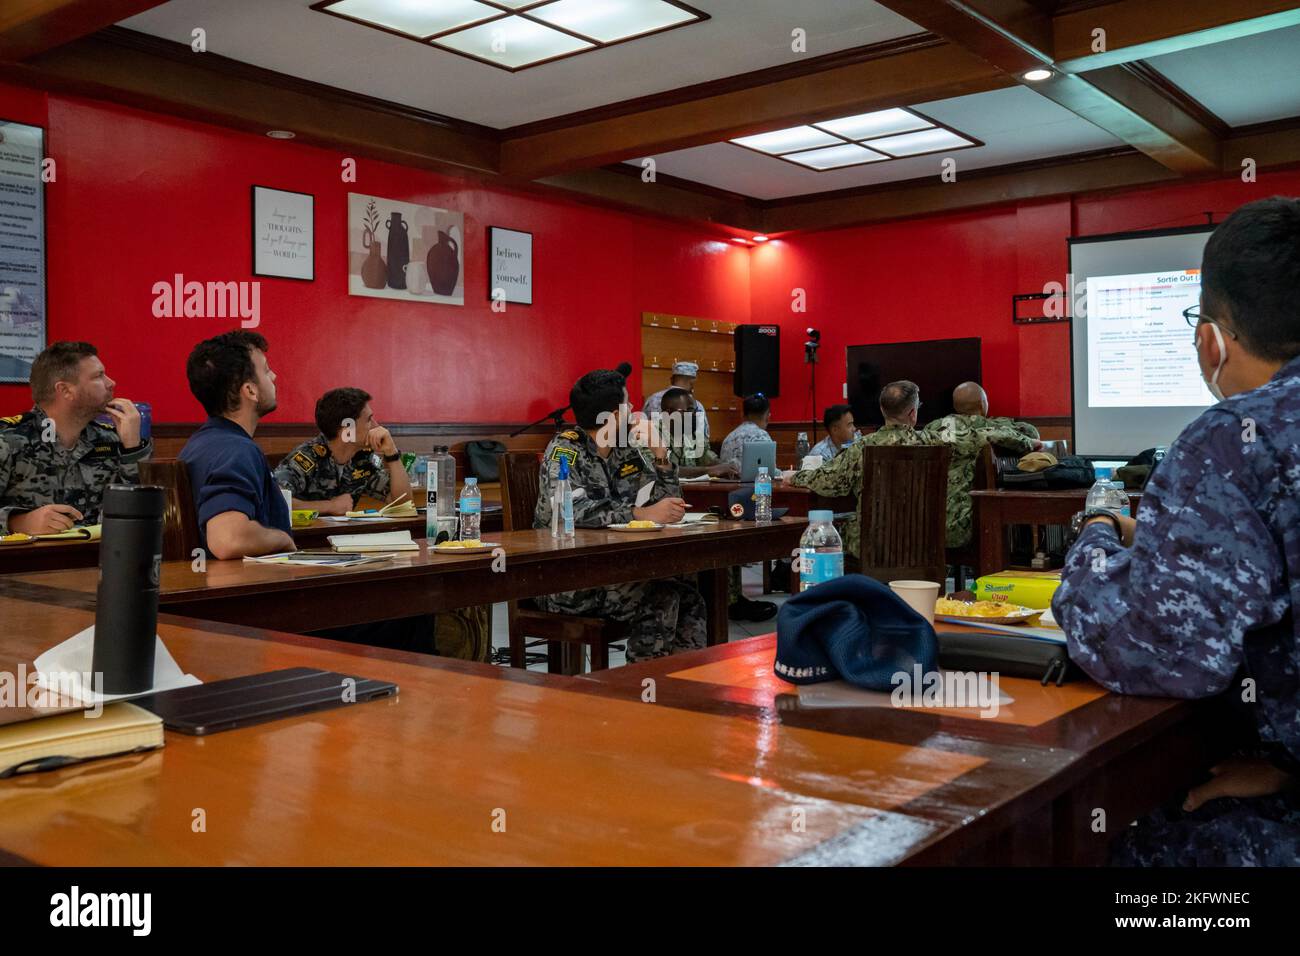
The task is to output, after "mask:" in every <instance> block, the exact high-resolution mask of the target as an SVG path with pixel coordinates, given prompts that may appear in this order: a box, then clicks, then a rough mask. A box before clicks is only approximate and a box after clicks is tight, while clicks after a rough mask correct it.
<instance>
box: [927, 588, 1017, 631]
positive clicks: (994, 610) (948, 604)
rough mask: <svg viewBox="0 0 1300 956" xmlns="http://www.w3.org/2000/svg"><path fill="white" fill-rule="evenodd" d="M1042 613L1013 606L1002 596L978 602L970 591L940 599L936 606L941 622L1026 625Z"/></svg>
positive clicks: (935, 612) (936, 614) (936, 612)
mask: <svg viewBox="0 0 1300 956" xmlns="http://www.w3.org/2000/svg"><path fill="white" fill-rule="evenodd" d="M1042 613H1043V612H1042V611H1039V610H1035V609H1034V608H1032V607H1023V606H1022V605H1019V604H1012V603H1011V602H1010V601H1008V600H1007V599H1006V598H1004V597H1002V596H1001V595H993V596H992V597H991V598H990V599H987V600H982V601H977V600H975V595H974V594H972V593H971V592H969V591H959V592H957V593H956V594H949V595H946V596H944V597H941V598H939V600H938V601H936V602H935V605H934V616H935V619H936V620H939V621H956V622H958V623H960V622H963V621H980V622H982V623H984V624H1025V623H1027V622H1029V621H1032V620H1033V619H1034V618H1036V617H1038V615H1040V614H1042Z"/></svg>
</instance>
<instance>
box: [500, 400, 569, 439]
mask: <svg viewBox="0 0 1300 956" xmlns="http://www.w3.org/2000/svg"><path fill="white" fill-rule="evenodd" d="M572 407H573V406H572V405H565V406H564V407H563V408H557V409H555V411H553V412H547V413H546V414H545V415H543V416H542V417H541V418H539V419H537V421H535V422H529V423H528V424H527V425H525V426H523V427H522V428H519V429H516V430H515V431H513V432H511V433H510V436H509V437H511V438H515V437H517V436H519V435H522V434H523V433H524V432H526V431H528V429H530V428H536V427H537V426H538V425H540V424H542V423H543V422H546V421H551V422H554V423H555V430H556V431H557V432H558V431H559V430H560V429H561V428H563V427H564V426H565V425H569V424H572V423H571V422H566V421H565V420H564V413H565V412H567V411H568V410H569V409H570V408H572Z"/></svg>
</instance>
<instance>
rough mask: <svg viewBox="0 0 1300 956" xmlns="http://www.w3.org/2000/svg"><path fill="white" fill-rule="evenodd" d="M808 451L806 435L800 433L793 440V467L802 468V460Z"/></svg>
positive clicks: (805, 433)
mask: <svg viewBox="0 0 1300 956" xmlns="http://www.w3.org/2000/svg"><path fill="white" fill-rule="evenodd" d="M808 450H809V445H808V433H807V432H800V433H799V434H798V435H797V436H795V440H794V466H795V467H796V468H802V467H803V460H804V458H805V457H807V455H808Z"/></svg>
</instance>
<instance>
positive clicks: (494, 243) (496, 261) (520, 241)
mask: <svg viewBox="0 0 1300 956" xmlns="http://www.w3.org/2000/svg"><path fill="white" fill-rule="evenodd" d="M488 249H490V250H491V254H492V257H491V262H492V272H491V275H490V277H489V278H490V281H489V282H488V298H489V299H491V300H493V301H497V300H500V301H502V302H516V303H519V304H521V305H532V304H533V234H532V233H531V232H520V231H518V230H517V229H502V228H501V227H500V226H488Z"/></svg>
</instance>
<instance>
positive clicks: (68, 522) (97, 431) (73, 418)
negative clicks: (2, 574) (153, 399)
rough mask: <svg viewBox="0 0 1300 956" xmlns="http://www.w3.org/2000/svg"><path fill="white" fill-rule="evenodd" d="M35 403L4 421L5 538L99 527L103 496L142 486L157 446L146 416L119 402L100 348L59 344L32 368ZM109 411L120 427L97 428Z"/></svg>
mask: <svg viewBox="0 0 1300 956" xmlns="http://www.w3.org/2000/svg"><path fill="white" fill-rule="evenodd" d="M31 382H32V397H33V399H34V400H35V405H34V407H33V408H32V409H31V411H29V412H27V413H26V414H23V415H15V416H12V417H9V418H3V419H0V534H9V533H12V532H17V531H21V532H24V533H27V534H50V533H56V532H59V531H66V530H67V529H68V528H71V527H72V526H73V525H74V524H83V525H91V524H98V523H99V521H100V513H99V511H100V506H101V504H102V502H103V497H104V491H105V490H106V489H107V488H108V486H109V485H111V484H135V483H136V482H137V481H138V480H139V467H138V466H139V463H140V462H141V461H143V460H145V459H146V458H148V457H149V454H150V452H151V451H152V446H151V444H150V443H149V441H148V440H142V439H141V437H140V412H139V410H138V409H137V408H136V407H135V405H134V404H133V403H131V402H130V401H128V400H127V399H125V398H114V397H113V388H114V385H115V383H114V382H113V380H112V379H111V378H109V377H108V375H107V374H106V373H105V371H104V365H103V363H102V362H101V361H100V360H99V357H98V353H97V352H96V350H95V347H94V346H93V345H90V344H89V343H87V342H56V343H54V344H53V345H51V346H50V347H48V348H47V349H45V351H43V352H42V353H41V354H40V355H38V356H37V357H36V360H35V361H34V362H33V363H32V370H31ZM104 413H107V414H108V415H109V416H111V417H112V419H113V424H111V425H104V424H101V423H99V422H96V421H95V420H94V419H95V416H97V415H100V414H104Z"/></svg>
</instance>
